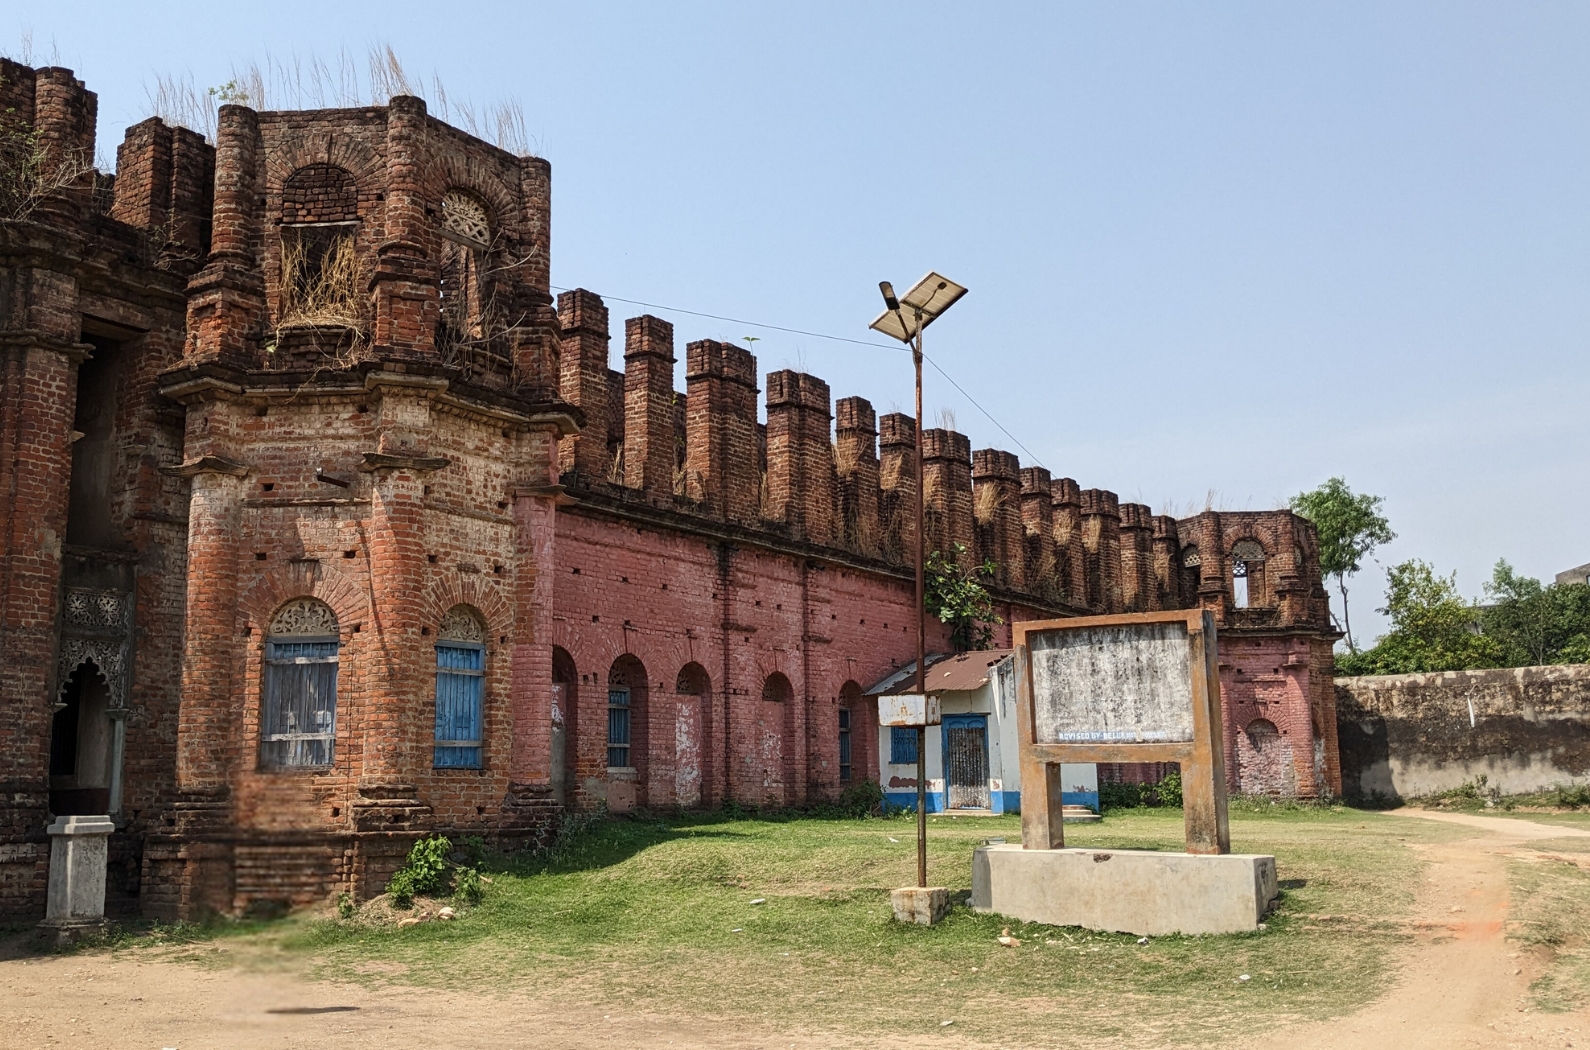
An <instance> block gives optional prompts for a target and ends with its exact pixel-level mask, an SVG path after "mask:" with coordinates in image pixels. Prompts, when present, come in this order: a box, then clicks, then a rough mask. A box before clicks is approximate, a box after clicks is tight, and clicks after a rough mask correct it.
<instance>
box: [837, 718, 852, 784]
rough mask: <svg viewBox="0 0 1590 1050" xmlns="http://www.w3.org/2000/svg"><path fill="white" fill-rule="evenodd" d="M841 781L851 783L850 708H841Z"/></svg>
mask: <svg viewBox="0 0 1590 1050" xmlns="http://www.w3.org/2000/svg"><path fill="white" fill-rule="evenodd" d="M839 782H840V783H841V784H848V783H850V708H848V707H841V708H840V709H839Z"/></svg>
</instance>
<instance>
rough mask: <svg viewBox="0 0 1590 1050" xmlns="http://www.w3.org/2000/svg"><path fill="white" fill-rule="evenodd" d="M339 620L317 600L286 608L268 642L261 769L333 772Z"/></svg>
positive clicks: (262, 696)
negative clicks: (325, 768) (321, 768)
mask: <svg viewBox="0 0 1590 1050" xmlns="http://www.w3.org/2000/svg"><path fill="white" fill-rule="evenodd" d="M337 650H338V634H337V614H336V613H334V612H332V611H331V606H329V605H327V604H326V603H325V602H321V601H316V600H315V599H313V598H298V599H295V600H293V601H290V602H288V603H287V604H286V605H284V606H282V607H281V609H280V610H279V611H278V612H277V613H276V616H275V618H273V619H272V620H271V626H270V635H269V637H268V638H267V639H266V641H265V681H264V687H263V689H262V690H261V694H260V765H261V766H262V767H265V768H274V769H296V768H303V767H315V766H329V765H331V761H332V755H333V751H334V748H335V744H336V740H337Z"/></svg>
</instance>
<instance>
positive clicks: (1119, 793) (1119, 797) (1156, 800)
mask: <svg viewBox="0 0 1590 1050" xmlns="http://www.w3.org/2000/svg"><path fill="white" fill-rule="evenodd" d="M1181 804H1182V800H1181V773H1180V772H1179V771H1178V770H1171V771H1170V772H1169V773H1167V774H1166V775H1165V779H1164V780H1161V781H1160V782H1159V783H1158V784H1100V785H1099V809H1101V810H1107V809H1145V808H1147V807H1150V806H1174V807H1180V806H1181Z"/></svg>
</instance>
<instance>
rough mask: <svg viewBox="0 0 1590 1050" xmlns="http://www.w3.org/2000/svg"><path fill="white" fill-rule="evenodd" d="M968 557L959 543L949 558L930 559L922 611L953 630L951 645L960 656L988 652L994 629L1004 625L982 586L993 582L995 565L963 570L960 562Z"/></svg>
mask: <svg viewBox="0 0 1590 1050" xmlns="http://www.w3.org/2000/svg"><path fill="white" fill-rule="evenodd" d="M965 554H966V547H965V546H964V545H963V544H959V543H957V544H955V547H954V550H953V551H952V552H951V554H950V556H949V557H945V556H944V555H942V554H940V553H939V552H938V551H934V552H933V553H932V554H929V555H928V559H927V565H926V567H925V568H926V570H927V571H926V575H925V577H924V579H923V583H924V585H925V586H924V588H923V595H922V604H923V607H924V608H926V609H927V611H928V613H929V614H931V615H933V616H936V617H937V618H938V621H939V622H940V623H942V624H943V625H944V626H946V627H948V628H949V629H950V644H951V645H953V646H954V647H955V651H956V652H958V653H964V652H966V651H967V650H970V649H986V648H988V646H989V645H991V644H992V643H993V640H994V628H993V625H994V624H999V623H1004V622H1005V621H1004V620H1002V619H1000V618H999V617H998V616H995V615H994V600H993V599H992V598H990V597H989V596H988V589H987V588H986V587H984V586H983V584H982V580H985V579H992V578H993V575H994V569H995V565H994V563H993V562H991V561H985V562H983V564H981V565H977V566H974V567H972V568H970V569H963V568H961V564H960V560H961V558H962V557H964V556H965Z"/></svg>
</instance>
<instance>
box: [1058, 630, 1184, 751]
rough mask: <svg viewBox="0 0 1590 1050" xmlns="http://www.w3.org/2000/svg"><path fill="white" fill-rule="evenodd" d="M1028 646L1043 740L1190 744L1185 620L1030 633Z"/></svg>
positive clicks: (1074, 742)
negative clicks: (1030, 651)
mask: <svg viewBox="0 0 1590 1050" xmlns="http://www.w3.org/2000/svg"><path fill="white" fill-rule="evenodd" d="M1028 645H1029V647H1030V648H1031V650H1032V682H1033V699H1034V701H1035V707H1034V727H1033V728H1034V739H1035V740H1036V741H1037V742H1038V743H1041V744H1081V743H1088V744H1102V743H1133V744H1145V743H1163V742H1167V741H1176V742H1186V741H1190V740H1192V738H1193V717H1192V671H1191V668H1190V666H1189V663H1190V661H1189V658H1188V654H1187V625H1186V624H1185V623H1184V622H1182V621H1179V620H1178V621H1174V622H1170V623H1147V624H1100V625H1099V626H1097V627H1081V628H1076V629H1074V630H1062V631H1049V632H1046V633H1039V634H1032V633H1029V634H1028Z"/></svg>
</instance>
